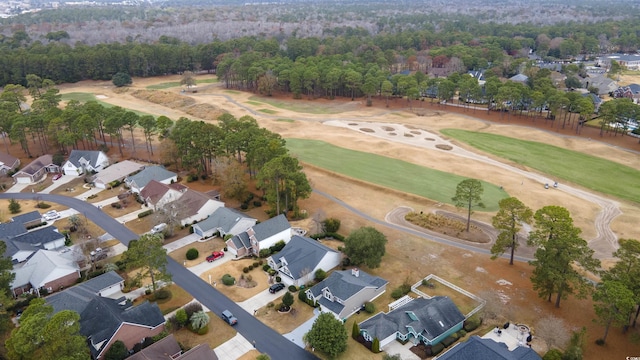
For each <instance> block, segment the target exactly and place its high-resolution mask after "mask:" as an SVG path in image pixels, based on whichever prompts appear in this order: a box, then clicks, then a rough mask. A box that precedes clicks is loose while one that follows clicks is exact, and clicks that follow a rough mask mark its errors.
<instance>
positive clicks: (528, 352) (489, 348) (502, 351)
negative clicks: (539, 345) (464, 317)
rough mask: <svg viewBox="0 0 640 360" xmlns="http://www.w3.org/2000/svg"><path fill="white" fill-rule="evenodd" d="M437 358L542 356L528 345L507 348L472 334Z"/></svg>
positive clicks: (520, 359)
mask: <svg viewBox="0 0 640 360" xmlns="http://www.w3.org/2000/svg"><path fill="white" fill-rule="evenodd" d="M436 359H437V360H467V359H474V360H541V359H542V358H541V357H540V355H538V354H537V353H536V352H535V351H534V350H533V349H531V348H530V347H528V346H518V347H516V348H515V349H513V350H509V348H508V347H507V345H506V344H504V343H500V342H496V341H494V340H492V339H483V338H481V337H479V336H477V335H473V336H471V337H470V338H469V340H467V341H465V342H459V343H457V344H456V345H454V346H453V347H451V348H450V349H449V350H447V352H445V353H443V354H442V355H440V356H438V357H436Z"/></svg>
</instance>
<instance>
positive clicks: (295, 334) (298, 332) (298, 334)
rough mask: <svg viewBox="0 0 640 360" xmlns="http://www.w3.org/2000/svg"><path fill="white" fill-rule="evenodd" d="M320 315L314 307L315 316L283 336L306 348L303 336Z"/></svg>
mask: <svg viewBox="0 0 640 360" xmlns="http://www.w3.org/2000/svg"><path fill="white" fill-rule="evenodd" d="M318 315H320V310H318V309H317V308H316V309H313V317H312V318H311V319H309V320H307V321H305V322H304V323H303V324H302V325H300V326H298V327H297V328H295V330H293V331H292V332H290V333H287V334H284V335H282V336H284V338H285V339H287V340H289V341H291V342H292V343H294V344H296V345H297V346H299V347H301V348H303V349H304V341H303V340H302V337H303V336H304V334H306V333H308V332H309V330H311V327H312V326H313V323H314V322H315V321H316V319H317V318H318ZM403 359H404V357H403Z"/></svg>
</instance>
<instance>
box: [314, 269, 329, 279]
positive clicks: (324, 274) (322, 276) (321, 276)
mask: <svg viewBox="0 0 640 360" xmlns="http://www.w3.org/2000/svg"><path fill="white" fill-rule="evenodd" d="M315 276H316V281H322V280H324V279H326V278H327V272H326V271H324V270H322V269H318V270H316V273H315Z"/></svg>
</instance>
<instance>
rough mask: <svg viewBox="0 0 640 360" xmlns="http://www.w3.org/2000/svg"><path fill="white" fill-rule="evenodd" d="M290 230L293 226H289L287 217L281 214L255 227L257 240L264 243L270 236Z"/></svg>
mask: <svg viewBox="0 0 640 360" xmlns="http://www.w3.org/2000/svg"><path fill="white" fill-rule="evenodd" d="M290 228H291V224H289V221H288V220H287V217H286V216H284V215H282V214H280V215H278V216H276V217H273V218H271V219H269V220H267V221H263V222H261V223H260V224H256V225H255V226H254V227H253V231H254V232H255V237H256V240H258V241H262V240H264V239H266V238H268V237H270V236H273V235H275V234H277V233H279V232H282V231H284V230H286V229H290Z"/></svg>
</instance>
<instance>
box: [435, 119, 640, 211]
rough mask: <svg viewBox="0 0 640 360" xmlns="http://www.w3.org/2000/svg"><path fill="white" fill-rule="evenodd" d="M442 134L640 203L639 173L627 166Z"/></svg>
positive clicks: (520, 143)
mask: <svg viewBox="0 0 640 360" xmlns="http://www.w3.org/2000/svg"><path fill="white" fill-rule="evenodd" d="M442 133H443V134H445V135H447V136H450V137H452V138H455V139H456V140H460V141H463V142H465V143H467V144H469V145H471V146H473V147H475V148H477V149H480V150H482V151H486V152H488V153H491V154H493V155H496V156H500V157H502V158H505V159H509V160H511V161H513V162H516V163H518V164H522V165H525V166H528V167H531V168H533V169H536V170H538V171H540V172H543V173H545V174H549V175H551V176H554V177H556V178H558V179H562V180H565V181H569V182H572V183H575V184H578V185H581V186H584V187H586V188H589V189H592V190H595V191H599V192H601V193H604V194H608V195H612V196H616V197H618V198H621V199H626V200H631V201H634V202H640V187H639V186H638V179H640V171H638V170H636V169H633V168H630V167H628V166H625V165H622V164H619V163H616V162H612V161H609V160H605V159H602V158H599V157H596V156H591V155H588V154H583V153H580V152H576V151H571V150H566V149H563V148H559V147H556V146H552V145H547V144H543V143H539V142H534V141H525V140H518V139H514V138H510V137H506V136H500V135H494V134H487V133H478V132H472V131H465V130H457V129H446V130H442ZM613 179H615V181H613ZM485 190H486V189H485Z"/></svg>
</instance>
